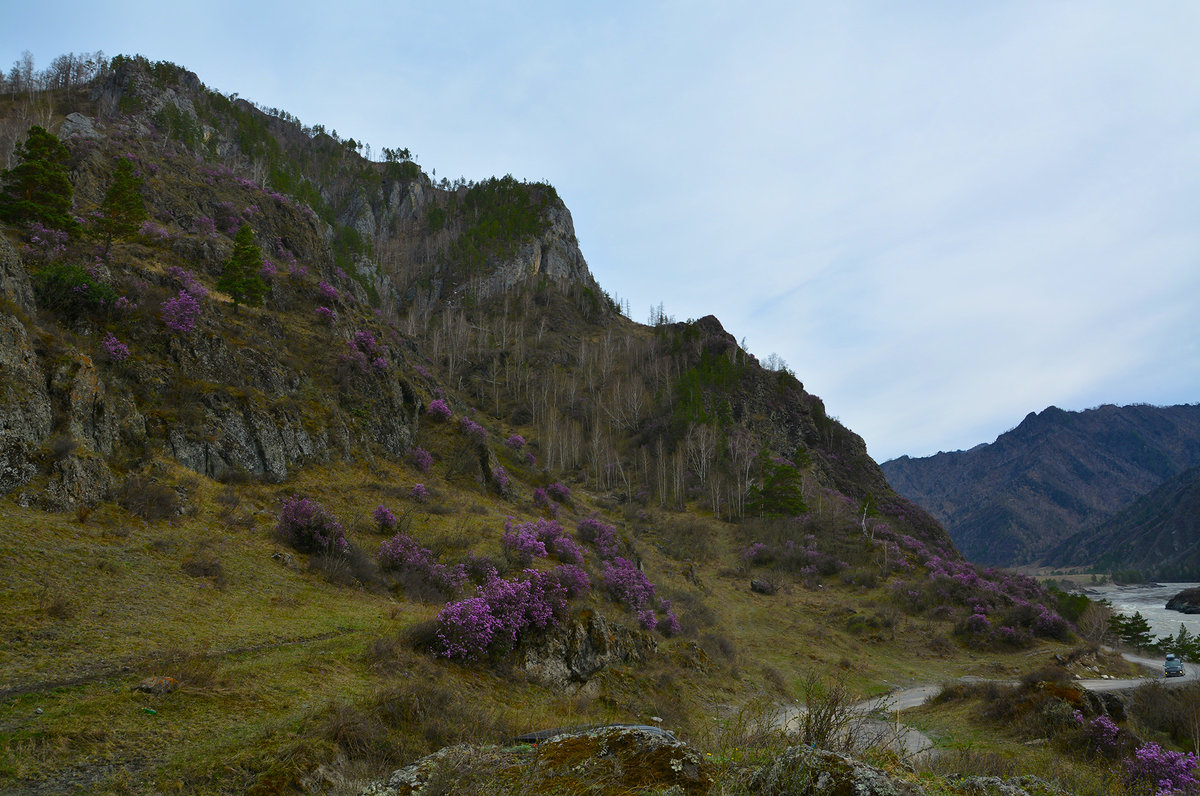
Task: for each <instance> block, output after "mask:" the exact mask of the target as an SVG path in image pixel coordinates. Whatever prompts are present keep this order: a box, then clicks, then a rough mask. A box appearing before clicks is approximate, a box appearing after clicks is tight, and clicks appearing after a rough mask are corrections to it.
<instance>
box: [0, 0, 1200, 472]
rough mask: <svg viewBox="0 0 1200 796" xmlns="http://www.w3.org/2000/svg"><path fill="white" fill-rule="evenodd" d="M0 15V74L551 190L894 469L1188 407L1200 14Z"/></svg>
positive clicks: (776, 7) (384, 11)
mask: <svg viewBox="0 0 1200 796" xmlns="http://www.w3.org/2000/svg"><path fill="white" fill-rule="evenodd" d="M735 5H736V7H735ZM0 19H3V24H0V66H5V67H7V66H8V65H11V64H12V63H13V62H14V61H16V60H17V59H18V58H19V57H20V56H21V53H22V52H23V51H25V50H28V51H30V52H31V53H33V55H34V58H35V61H36V66H37V68H38V69H43V68H45V67H46V66H48V65H49V63H50V61H52V60H53V59H54V57H55V56H57V55H60V54H62V53H66V52H93V51H95V50H103V51H104V52H105V53H106V54H107V55H109V56H112V55H116V54H118V53H126V54H131V53H139V54H142V55H145V56H146V57H148V58H150V59H152V60H168V61H173V62H175V63H177V64H180V65H181V66H184V67H186V68H188V69H190V70H192V71H194V72H195V73H196V74H197V75H198V76H199V77H200V79H201V80H202V81H203V82H204V83H205V84H206V85H208V86H209V87H211V88H215V89H217V90H220V91H221V92H223V93H225V94H230V93H234V92H236V93H238V94H239V95H240V96H242V97H244V98H246V99H251V100H253V101H255V102H257V103H259V104H261V105H264V106H267V107H277V108H280V109H283V110H286V111H288V112H289V113H292V114H293V115H295V116H297V117H299V118H300V119H301V121H302V122H304V123H305V124H309V125H312V124H324V125H325V126H326V128H328V129H332V130H337V131H338V133H339V134H340V135H341V136H342V137H343V138H354V139H355V140H357V141H365V142H367V143H368V144H370V145H371V147H372V148H373V150H374V152H375V153H379V152H380V151H381V150H382V148H383V147H396V148H405V147H406V148H408V149H410V150H411V151H412V152H413V153H414V154H415V155H416V156H417V159H418V162H419V163H420V164H421V166H422V167H423V168H424V169H425V170H426V171H427V172H428V171H431V170H436V173H437V176H438V178H441V177H443V176H445V177H450V178H451V179H454V178H456V177H460V176H461V177H465V178H467V179H473V180H477V179H483V178H486V177H489V176H493V175H496V176H501V175H504V174H512V175H514V176H515V177H518V178H520V179H527V180H546V181H549V182H550V183H552V184H553V185H554V186H555V187H556V188H557V189H558V192H559V195H560V196H561V197H562V198H563V200H564V201H565V202H566V204H567V206H568V207H569V208H570V210H571V212H572V215H573V217H574V222H575V228H576V232H577V235H578V238H579V240H580V244H581V247H582V250H583V253H584V255H585V257H586V258H587V260H588V264H589V266H590V267H591V270H592V272H593V274H594V275H595V277H596V279H597V280H598V281H599V283H600V284H601V286H602V287H604V288H605V290H607V291H608V292H609V293H610V294H612V295H614V296H616V297H618V298H619V299H620V300H622V301H628V303H629V306H630V309H631V316H632V317H633V319H634V320H637V321H641V322H646V321H647V320H648V319H649V317H650V311H651V307H654V306H657V305H658V304H659V303H661V304H662V305H663V307H664V309H665V311H666V313H667V314H668V315H670V316H674V317H675V318H676V319H678V320H685V319H688V318H699V317H702V316H705V315H715V316H717V317H718V318H719V319H720V320H721V322H722V323H723V324H724V326H725V328H726V329H727V330H728V331H729V332H730V333H731V334H733V335H734V337H736V338H737V339H739V340H744V342H745V345H746V346H747V348H748V349H749V350H750V351H751V352H752V353H754V354H755V355H756V356H758V357H759V358H760V359H761V360H765V359H766V358H767V357H768V356H769V355H770V354H772V353H774V354H777V355H778V356H779V357H782V359H783V360H784V361H785V362H786V363H787V366H788V367H789V368H790V369H791V370H792V371H793V372H794V373H795V374H796V376H797V377H798V378H799V379H800V380H801V381H802V382H803V383H804V385H805V388H806V389H807V390H808V391H809V392H811V393H814V394H816V395H818V396H820V397H821V398H822V399H823V400H824V402H825V405H826V408H827V410H828V412H829V413H830V414H831V415H833V416H835V417H837V418H839V419H840V420H841V421H842V422H843V423H844V424H845V425H847V426H848V427H849V428H851V429H852V430H854V431H855V432H857V433H858V434H860V435H862V437H863V438H864V440H865V441H866V443H867V447H868V450H869V452H870V453H871V455H872V456H873V457H874V458H875V459H877V460H878V461H884V460H886V459H890V458H894V457H897V456H900V455H910V456H925V455H930V454H932V453H935V452H937V451H940V450H958V449H966V448H970V447H973V446H974V445H977V444H979V443H984V442H991V441H992V440H994V439H995V438H996V436H997V435H999V434H1000V433H1002V432H1004V431H1006V430H1008V429H1010V428H1012V427H1014V426H1016V425H1017V424H1018V423H1019V422H1020V421H1021V419H1022V418H1023V417H1024V416H1025V415H1026V414H1028V413H1029V412H1031V411H1041V410H1042V409H1044V408H1046V407H1047V406H1051V405H1054V406H1058V407H1060V408H1063V409H1069V410H1082V409H1086V408H1089V407H1093V406H1098V405H1101V404H1106V403H1114V404H1129V403H1151V404H1159V405H1169V404H1180V403H1197V402H1200V333H1198V330H1200V47H1197V46H1196V44H1195V42H1196V40H1197V34H1198V33H1200V3H1195V2H1194V1H1193V0H1180V1H1178V2H1172V1H1170V0H1164V1H1163V2H1157V1H1156V0H1151V1H1150V2H1146V3H1127V2H1109V1H1108V0H1086V1H1085V2H1058V1H1056V0H1036V1H1034V2H988V3H964V2H959V1H957V0H955V1H951V0H946V1H945V2H907V3H896V2H894V1H892V0H878V1H877V2H856V1H855V0H838V2H828V0H822V1H821V2H807V1H806V0H805V1H795V0H793V2H753V1H751V2H747V3H738V4H734V3H730V2H706V0H688V2H655V1H654V0H638V2H624V0H609V1H608V2H604V3H563V2H517V1H516V0H513V1H512V2H508V3H494V2H493V3H488V2H454V0H446V1H445V2H439V3H428V2H407V0H400V1H393V2H388V3H375V2H362V1H361V0H342V1H341V2H338V3H333V2H322V3H315V2H310V1H309V0H294V1H292V2H286V3H284V2H254V1H253V0H243V2H238V3H233V2H227V0H206V2H204V3H193V2H177V3H163V2H161V1H157V0H156V2H153V3H151V2H141V1H136V2H135V1H133V0H106V2H104V3H97V2H95V0H89V1H88V2H76V1H75V0H72V1H71V2H61V1H59V0H40V2H38V3H29V2H25V0H21V1H20V2H18V0H0ZM376 157H378V154H376Z"/></svg>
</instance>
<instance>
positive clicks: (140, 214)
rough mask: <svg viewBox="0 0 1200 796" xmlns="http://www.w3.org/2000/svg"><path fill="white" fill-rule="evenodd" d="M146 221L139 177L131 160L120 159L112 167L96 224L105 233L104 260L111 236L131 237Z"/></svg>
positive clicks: (101, 232) (111, 239)
mask: <svg viewBox="0 0 1200 796" xmlns="http://www.w3.org/2000/svg"><path fill="white" fill-rule="evenodd" d="M145 220H146V203H145V201H144V200H143V199H142V178H141V177H138V176H137V174H136V173H135V172H134V169H133V163H132V162H130V161H129V160H128V159H127V158H120V159H119V160H118V161H117V167H116V168H115V169H114V170H113V180H112V185H110V186H108V193H106V194H105V195H104V202H103V204H101V206H100V217H99V218H98V219H97V221H96V227H97V229H98V230H99V231H100V234H102V235H103V236H104V259H106V260H107V259H108V249H109V247H110V246H111V245H112V241H113V238H131V237H133V235H134V234H135V233H136V232H137V231H138V228H139V227H140V225H141V223H142V222H143V221H145Z"/></svg>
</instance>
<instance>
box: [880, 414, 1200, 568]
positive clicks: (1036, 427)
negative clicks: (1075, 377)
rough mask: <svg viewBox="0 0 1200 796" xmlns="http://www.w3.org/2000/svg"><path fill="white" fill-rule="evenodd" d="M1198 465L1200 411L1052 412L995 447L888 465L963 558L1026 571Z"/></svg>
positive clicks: (895, 482) (1033, 417)
mask: <svg viewBox="0 0 1200 796" xmlns="http://www.w3.org/2000/svg"><path fill="white" fill-rule="evenodd" d="M1197 464H1200V406H1197V405H1182V406H1170V407H1154V406H1145V405H1139V406H1125V407H1118V406H1101V407H1098V408H1096V409H1089V410H1087V411H1084V412H1065V411H1063V410H1061V409H1058V408H1056V407H1049V408H1048V409H1046V410H1045V411H1043V412H1041V413H1040V414H1033V413H1030V414H1029V415H1028V416H1027V417H1026V418H1025V419H1024V420H1023V421H1021V423H1020V425H1018V426H1017V427H1016V428H1014V429H1012V430H1011V431H1007V432H1005V433H1004V434H1002V435H1000V436H999V437H998V438H997V439H996V441H995V442H994V443H991V444H988V445H979V446H977V447H975V448H972V449H971V450H969V451H956V452H953V453H939V454H937V455H935V456H929V457H925V458H920V459H911V458H909V457H907V456H903V457H901V458H899V459H893V460H891V461H888V462H884V463H883V465H882V467H883V471H884V474H885V475H886V476H887V478H888V481H889V482H891V484H892V486H893V487H894V488H895V489H896V491H898V492H899V493H900V494H902V495H904V496H906V497H907V498H909V499H910V500H912V501H913V502H915V503H917V504H918V505H921V506H923V507H924V508H926V509H927V510H928V511H929V512H930V513H931V514H933V516H934V517H936V518H937V519H938V520H939V521H940V522H941V523H942V524H943V525H945V526H946V528H947V530H948V531H949V533H950V535H951V537H952V538H953V539H954V541H955V544H956V545H958V548H959V549H960V550H961V551H962V552H963V555H965V556H966V557H967V558H968V559H969V560H972V561H979V562H983V563H988V564H999V565H1006V566H1007V565H1014V564H1028V563H1033V562H1035V561H1037V560H1038V559H1040V558H1041V557H1042V556H1043V555H1045V554H1046V553H1047V551H1049V550H1050V548H1051V547H1053V546H1054V545H1055V544H1056V543H1057V542H1059V541H1062V540H1063V539H1065V538H1066V537H1068V536H1070V535H1071V534H1073V533H1075V532H1077V531H1079V530H1081V529H1083V528H1086V527H1088V526H1091V525H1094V524H1095V523H1097V522H1099V521H1101V520H1103V519H1105V518H1107V517H1110V516H1112V515H1113V514H1114V513H1116V512H1117V511H1119V510H1121V509H1122V508H1125V507H1126V506H1128V505H1129V504H1130V503H1131V502H1133V501H1134V500H1136V499H1137V498H1138V497H1139V496H1141V495H1143V494H1145V493H1146V492H1149V491H1150V490H1152V489H1154V488H1155V487H1157V486H1158V485H1159V484H1161V483H1162V482H1163V481H1165V480H1167V479H1168V478H1171V477H1172V476H1174V475H1177V474H1178V473H1180V472H1181V471H1183V470H1184V469H1186V468H1188V467H1194V466H1196V465H1197Z"/></svg>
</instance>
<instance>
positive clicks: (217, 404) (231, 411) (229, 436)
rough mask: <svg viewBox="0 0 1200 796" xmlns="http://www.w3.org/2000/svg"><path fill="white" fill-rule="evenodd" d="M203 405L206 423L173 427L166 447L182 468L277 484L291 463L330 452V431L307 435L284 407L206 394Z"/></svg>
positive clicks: (208, 474) (300, 423)
mask: <svg viewBox="0 0 1200 796" xmlns="http://www.w3.org/2000/svg"><path fill="white" fill-rule="evenodd" d="M204 406H205V419H204V423H203V424H202V425H201V426H200V427H199V428H184V427H180V426H176V427H173V428H171V429H170V431H169V432H168V439H167V448H168V451H169V452H170V454H171V455H172V456H173V457H175V459H177V460H178V461H179V463H180V464H182V465H183V466H184V467H187V468H188V469H190V470H195V471H196V472H198V473H200V474H202V475H206V476H208V477H209V478H214V479H218V480H220V479H222V478H225V477H226V476H228V475H231V474H233V473H236V472H239V471H241V472H246V473H249V474H251V475H254V476H258V477H260V478H265V479H266V480H268V481H272V482H275V483H278V482H279V481H282V480H283V479H284V478H286V477H287V473H288V466H289V465H292V464H296V463H299V462H303V461H306V460H323V459H324V458H325V457H326V455H327V454H328V451H329V447H330V444H329V437H328V435H326V434H324V433H318V434H315V435H314V434H310V433H309V432H308V430H307V429H306V428H305V427H304V424H303V422H302V419H301V418H300V417H299V416H298V415H294V414H293V413H291V412H288V411H286V410H283V409H279V408H272V409H270V410H263V409H258V408H254V407H249V406H245V405H242V404H239V403H238V402H236V401H234V400H233V399H231V398H229V397H228V396H225V395H219V394H214V395H211V396H205V398H204Z"/></svg>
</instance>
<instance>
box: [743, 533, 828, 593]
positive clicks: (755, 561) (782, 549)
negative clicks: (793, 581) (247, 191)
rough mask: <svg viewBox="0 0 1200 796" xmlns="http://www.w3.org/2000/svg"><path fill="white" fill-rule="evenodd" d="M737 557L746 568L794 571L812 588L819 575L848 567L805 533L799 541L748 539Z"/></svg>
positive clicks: (814, 537) (826, 574) (813, 536)
mask: <svg viewBox="0 0 1200 796" xmlns="http://www.w3.org/2000/svg"><path fill="white" fill-rule="evenodd" d="M781 527H783V528H785V529H786V528H788V527H789V526H788V525H784V526H781ZM741 557H742V560H743V561H744V562H745V563H746V565H747V566H750V567H767V566H771V567H774V568H776V569H779V570H783V571H785V572H791V573H794V574H797V575H799V576H800V577H801V578H802V579H803V580H804V582H805V583H806V584H807V585H808V586H809V587H810V588H815V587H816V585H817V580H818V577H819V576H824V577H829V576H830V575H835V574H837V573H838V572H841V571H842V570H844V569H846V568H847V567H848V566H850V565H849V564H848V563H846V562H845V561H843V560H842V559H841V558H839V557H838V556H837V555H835V554H833V553H829V552H826V551H824V550H822V549H820V546H819V545H818V542H817V538H816V536H815V535H813V534H811V533H810V534H807V535H805V537H804V540H803V543H798V542H797V541H796V540H795V539H784V540H783V541H782V543H767V542H761V541H755V542H752V543H750V544H749V545H747V546H746V547H744V548H742V550H741Z"/></svg>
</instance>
